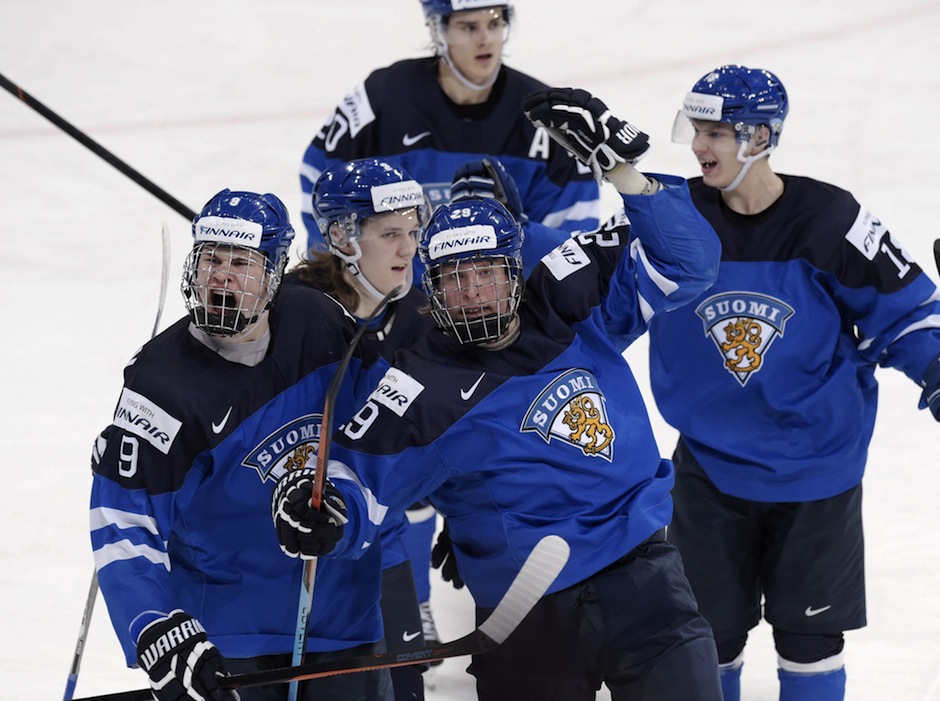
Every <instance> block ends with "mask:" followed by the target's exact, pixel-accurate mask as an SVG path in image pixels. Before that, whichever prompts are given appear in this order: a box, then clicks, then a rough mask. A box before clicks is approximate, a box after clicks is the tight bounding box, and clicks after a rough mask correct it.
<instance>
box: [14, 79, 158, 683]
mask: <svg viewBox="0 0 940 701" xmlns="http://www.w3.org/2000/svg"><path fill="white" fill-rule="evenodd" d="M0 77H2V76H0ZM160 237H161V240H162V252H163V253H162V255H163V265H162V266H161V268H160V298H159V299H158V300H157V316H156V318H155V319H154V321H153V330H152V331H151V332H150V338H153V337H154V336H156V335H157V330H158V329H159V328H160V318H161V317H162V316H163V305H164V304H165V303H166V285H167V279H168V278H169V276H170V230H169V229H168V228H167V225H166V224H164V225H163V228H162V229H161V230H160ZM97 598H98V570H97V569H94V570H92V573H91V582H89V584H88V596H87V597H86V599H85V610H84V611H82V622H81V625H80V626H79V629H78V640H76V641H75V654H74V655H73V656H72V666H71V668H70V669H69V676H68V679H67V680H66V682H65V694H63V696H62V701H72V696H73V695H74V694H75V685H76V684H77V683H78V670H79V669H80V668H81V666H82V656H83V654H84V652H85V640H86V639H87V638H88V628H89V626H91V614H92V613H94V611H95V601H96V600H97Z"/></svg>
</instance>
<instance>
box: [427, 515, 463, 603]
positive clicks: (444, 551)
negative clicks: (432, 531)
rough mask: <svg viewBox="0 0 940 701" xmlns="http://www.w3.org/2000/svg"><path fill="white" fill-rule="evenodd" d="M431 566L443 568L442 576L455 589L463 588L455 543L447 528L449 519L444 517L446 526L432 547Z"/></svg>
mask: <svg viewBox="0 0 940 701" xmlns="http://www.w3.org/2000/svg"><path fill="white" fill-rule="evenodd" d="M431 567H433V568H434V569H440V570H441V578H442V579H443V580H444V581H445V582H450V583H451V584H453V585H454V589H462V588H463V580H462V579H461V578H460V573H459V572H458V571H457V560H456V558H455V557H454V544H453V542H451V539H450V531H449V530H448V528H447V519H444V528H443V529H441V532H440V533H439V534H438V536H437V542H436V543H435V544H434V547H433V548H431Z"/></svg>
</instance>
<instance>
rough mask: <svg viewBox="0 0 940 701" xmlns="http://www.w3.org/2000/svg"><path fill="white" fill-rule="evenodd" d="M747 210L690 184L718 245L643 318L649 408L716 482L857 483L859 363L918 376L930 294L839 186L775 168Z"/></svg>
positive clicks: (872, 389) (939, 328)
mask: <svg viewBox="0 0 940 701" xmlns="http://www.w3.org/2000/svg"><path fill="white" fill-rule="evenodd" d="M781 177H782V178H783V181H784V184H785V189H784V193H783V195H782V196H781V197H780V199H779V200H778V201H777V202H776V203H774V205H772V206H771V207H770V208H769V209H768V210H766V211H765V212H762V213H760V214H757V215H754V216H744V215H740V214H737V213H735V212H733V211H731V210H730V209H729V208H728V207H727V206H726V205H725V204H724V203H723V201H722V199H721V196H720V193H719V192H718V191H717V190H715V189H714V188H709V187H706V186H705V185H703V184H702V182H701V178H696V179H694V180H691V181H690V184H689V185H690V189H691V192H692V198H693V200H694V201H695V204H696V206H697V207H698V208H699V211H701V212H702V213H703V214H704V215H705V217H706V219H708V221H709V222H711V224H712V225H713V226H714V227H715V231H716V232H717V233H718V236H719V238H720V239H721V244H722V258H721V265H720V268H719V271H718V280H717V281H716V283H715V285H714V286H713V287H712V288H711V289H709V290H708V291H707V292H706V293H705V294H703V295H702V296H701V297H700V298H699V299H697V300H696V301H695V302H693V303H692V304H689V305H687V306H685V307H683V308H681V309H678V310H676V311H673V312H670V313H668V314H664V315H660V316H658V317H656V319H654V321H653V324H652V328H651V330H650V373H651V377H652V389H653V393H654V396H655V399H656V403H657V404H658V406H659V409H660V411H661V412H662V414H663V417H664V418H665V419H666V421H668V422H669V423H670V424H671V425H672V426H674V427H675V428H676V429H678V431H679V432H680V433H681V435H682V439H683V440H684V441H685V442H686V443H687V445H688V447H689V449H690V450H691V451H692V454H693V455H694V456H695V457H696V459H697V460H698V461H699V463H701V465H702V468H703V469H704V470H705V472H706V473H707V474H708V476H709V477H710V478H711V480H712V481H713V482H714V483H715V485H716V486H717V487H718V488H719V489H720V490H721V491H722V492H725V493H726V494H730V495H733V496H737V497H741V498H746V499H752V500H756V501H772V502H785V501H809V500H816V499H823V498H826V497H831V496H834V495H836V494H839V493H841V492H844V491H845V490H847V489H849V488H851V487H853V486H855V485H857V484H858V483H859V482H860V480H861V479H862V473H863V471H864V468H865V461H866V457H867V451H868V444H869V442H870V440H871V436H872V429H873V426H874V422H875V410H876V405H877V397H878V391H877V383H876V381H875V376H874V371H875V367H876V366H878V365H881V366H884V367H893V368H896V369H898V370H901V371H902V372H904V373H905V374H906V375H907V376H908V377H910V378H911V379H912V380H914V381H915V382H918V383H919V382H920V380H921V379H922V377H923V375H924V372H925V370H926V368H927V365H928V363H929V362H930V361H931V360H932V359H933V358H934V357H936V356H937V355H938V353H940V296H938V294H937V288H936V286H935V285H934V284H933V282H931V280H930V279H929V278H928V277H927V275H925V274H924V273H923V272H922V271H921V269H920V268H919V267H918V266H917V265H916V264H915V263H914V262H913V261H912V260H911V259H910V257H909V256H908V254H907V253H905V251H904V250H903V249H902V248H901V246H900V245H899V244H898V242H897V241H896V240H895V238H894V237H893V236H892V235H891V234H890V232H889V231H888V230H887V229H886V228H885V226H884V224H882V223H881V221H879V220H878V218H877V217H875V216H874V215H873V214H872V213H871V212H869V211H868V210H867V209H865V208H864V207H861V206H860V205H859V204H858V202H856V201H855V199H854V198H853V197H852V195H851V194H849V193H848V192H846V191H844V190H841V189H839V188H837V187H834V186H832V185H827V184H824V183H821V182H818V181H815V180H811V179H809V178H803V177H795V176H785V175H784V176H781Z"/></svg>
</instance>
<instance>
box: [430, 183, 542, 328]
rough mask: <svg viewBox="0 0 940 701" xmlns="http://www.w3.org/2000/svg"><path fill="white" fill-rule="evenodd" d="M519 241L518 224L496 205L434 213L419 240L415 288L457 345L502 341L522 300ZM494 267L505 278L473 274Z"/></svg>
mask: <svg viewBox="0 0 940 701" xmlns="http://www.w3.org/2000/svg"><path fill="white" fill-rule="evenodd" d="M524 238H525V232H524V231H523V229H522V227H521V226H520V224H519V222H518V221H516V219H515V218H514V217H513V216H512V214H510V213H509V211H508V210H507V209H506V208H505V207H504V206H503V205H502V204H500V203H499V202H497V201H496V200H489V199H470V200H461V201H459V202H456V203H451V204H445V205H441V206H440V207H438V209H437V210H436V211H435V212H434V214H433V215H432V217H431V221H430V222H429V223H428V225H427V227H425V229H424V231H423V232H422V234H421V241H420V242H419V244H418V255H419V257H420V258H421V262H422V264H423V265H424V268H425V271H424V274H423V275H422V277H421V284H422V287H423V288H424V292H425V294H426V295H427V298H428V302H429V304H430V311H431V316H432V317H433V318H434V321H435V322H436V323H437V325H438V326H439V327H440V328H441V329H443V330H444V331H445V332H447V333H448V334H450V335H451V336H453V337H454V338H455V339H456V340H457V341H459V342H460V343H471V344H479V343H487V342H490V341H495V340H497V339H499V338H500V337H501V336H503V334H504V333H505V332H506V330H507V329H508V328H509V324H510V323H511V322H512V320H513V319H514V318H515V316H516V313H517V311H518V309H519V303H520V302H521V300H522V292H523V289H524V286H525V279H524V275H523V271H522V242H523V240H524ZM496 267H498V268H502V269H503V270H505V275H504V276H495V275H488V274H487V275H485V276H481V275H479V274H478V272H477V271H480V270H486V271H487V272H492V270H493V269H494V268H496ZM481 300H485V303H483V302H481Z"/></svg>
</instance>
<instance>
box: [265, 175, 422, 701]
mask: <svg viewBox="0 0 940 701" xmlns="http://www.w3.org/2000/svg"><path fill="white" fill-rule="evenodd" d="M312 197H313V212H314V215H315V218H316V222H317V225H318V227H319V230H320V232H321V235H322V237H323V242H324V244H325V246H326V250H319V251H312V252H311V253H310V254H309V256H308V258H307V259H305V260H303V261H302V262H301V263H300V264H299V265H298V266H297V267H296V268H295V269H294V270H292V271H291V272H289V273H288V274H287V275H286V276H285V278H284V282H285V283H286V284H290V283H298V284H302V285H308V286H310V287H313V288H315V289H318V290H321V291H323V292H326V293H327V294H329V295H331V296H332V297H334V298H335V299H337V300H338V301H339V302H340V303H341V304H342V305H343V306H344V307H345V308H346V310H347V311H348V312H349V313H350V314H352V315H353V316H354V317H355V318H356V321H357V323H359V324H362V323H365V320H366V319H368V318H369V317H370V316H371V315H372V313H373V312H374V311H375V310H376V308H377V307H378V306H379V304H381V303H382V301H383V299H384V298H385V296H386V295H387V294H389V293H391V292H392V291H394V290H395V289H396V288H397V289H399V290H400V292H399V293H398V294H397V295H396V296H395V297H394V298H393V299H392V300H391V301H389V302H388V304H387V306H386V308H385V310H384V311H382V312H380V314H379V316H378V317H377V318H376V319H375V321H374V322H372V324H371V326H370V328H369V329H367V331H366V335H365V337H364V339H363V343H369V342H371V343H373V344H375V345H376V347H377V349H378V350H379V351H380V352H381V354H382V355H383V356H384V357H385V358H387V359H388V360H391V358H392V355H393V354H394V352H395V350H396V349H398V348H400V347H403V346H406V345H409V344H410V343H412V342H413V341H414V340H415V339H417V338H419V337H420V336H421V335H422V334H424V333H425V332H426V331H428V330H429V329H430V328H432V327H433V322H432V321H431V318H430V317H429V316H427V315H426V314H422V313H421V312H420V307H421V306H422V304H423V295H422V294H421V291H420V290H418V289H417V288H415V287H414V286H413V285H412V270H413V268H412V262H411V261H412V259H413V258H414V256H415V252H416V251H417V248H418V233H419V232H420V231H421V227H423V226H424V225H425V224H427V222H428V218H429V216H430V210H429V206H428V203H427V199H426V198H425V196H424V191H423V190H422V188H421V185H420V184H418V183H417V182H416V181H414V180H413V179H412V178H411V177H410V176H409V175H408V174H407V173H405V172H404V171H403V170H401V169H400V168H396V167H394V166H392V165H390V164H388V163H386V162H384V161H382V160H380V159H376V158H364V159H360V160H356V161H351V162H350V163H338V164H336V165H334V166H332V167H330V168H328V169H327V170H326V171H325V172H324V173H323V174H322V175H321V176H320V177H319V179H318V180H317V182H316V184H315V186H314V189H313V196H312ZM406 529H407V518H405V517H404V516H402V517H401V518H399V519H389V520H387V521H386V522H385V524H383V528H382V619H383V622H384V627H385V642H386V647H387V649H388V650H389V651H390V652H406V651H408V650H413V649H421V648H423V647H424V642H425V640H424V623H423V621H422V615H421V609H420V607H419V602H418V595H417V592H416V590H415V577H414V574H413V572H412V569H411V560H410V558H409V553H408V550H407V549H406V547H405V545H404V543H403V542H402V537H403V535H404V534H405V532H406ZM425 579H427V575H425ZM424 600H425V601H426V600H427V597H425V599H424ZM424 668H425V667H422V666H414V667H396V668H394V669H392V670H391V675H392V682H393V685H394V687H395V698H396V699H401V700H404V699H408V700H409V701H411V700H420V699H423V698H424V684H423V681H422V676H421V672H422V670H423V669H424Z"/></svg>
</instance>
